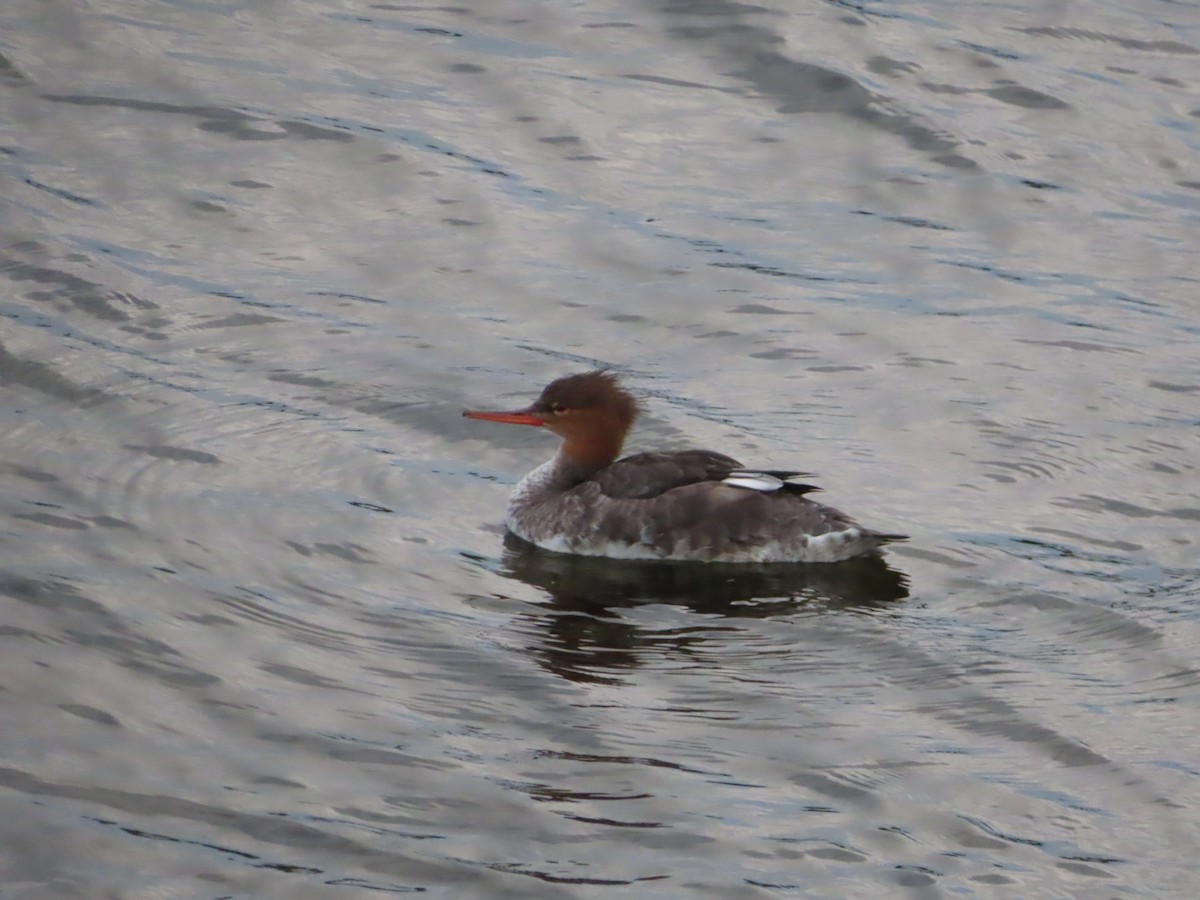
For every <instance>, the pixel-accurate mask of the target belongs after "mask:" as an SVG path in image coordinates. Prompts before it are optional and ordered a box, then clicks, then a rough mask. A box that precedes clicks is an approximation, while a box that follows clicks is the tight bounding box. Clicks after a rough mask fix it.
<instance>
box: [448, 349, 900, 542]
mask: <svg viewBox="0 0 1200 900" xmlns="http://www.w3.org/2000/svg"><path fill="white" fill-rule="evenodd" d="M640 411H641V408H640V405H639V404H638V401H637V400H636V399H635V398H634V396H633V395H632V394H630V393H629V392H628V391H627V390H625V388H624V387H622V385H621V383H620V382H619V381H618V379H617V377H616V375H615V374H613V373H612V372H609V371H606V370H598V371H594V372H583V373H580V374H578V375H567V376H566V377H563V378H559V379H558V380H556V381H553V382H551V383H550V384H549V385H547V386H546V388H545V390H543V391H542V393H541V396H539V397H538V399H537V400H535V401H534V402H533V403H532V404H531V405H530V406H528V407H526V408H525V409H517V410H510V411H490V410H467V411H466V412H464V413H463V415H464V416H467V417H468V418H472V419H486V420H488V421H491V422H507V423H510V424H513V425H536V426H543V427H545V428H548V429H550V430H551V431H553V432H554V433H555V434H557V435H559V436H560V437H561V438H563V443H562V445H561V446H560V447H559V450H558V453H557V454H555V456H554V458H553V459H550V460H548V461H547V462H544V463H542V464H541V465H540V466H538V467H537V468H536V469H534V470H533V471H532V472H530V473H529V474H528V475H526V476H525V477H524V478H522V479H521V481H520V483H519V484H518V485H517V487H516V489H515V490H514V491H513V493H512V497H511V499H510V500H509V503H508V513H507V516H506V519H505V524H506V525H507V526H508V528H509V530H510V531H512V532H513V534H515V535H517V536H518V537H520V538H523V539H524V540H526V541H529V542H530V543H532V544H535V545H537V546H538V547H542V548H544V549H546V550H552V551H556V552H560V553H573V554H578V555H581V556H606V557H612V558H618V559H660V560H694V561H700V562H737V563H777V562H785V563H789V562H790V563H814V562H837V561H839V560H844V559H850V558H852V557H855V556H863V555H867V554H871V553H873V552H874V551H875V550H877V548H879V547H881V546H882V545H883V544H886V543H888V542H890V541H902V540H904V539H905V538H906V535H903V534H886V533H884V532H880V531H873V530H871V529H869V528H864V527H862V526H861V525H859V524H858V523H856V522H855V521H854V520H853V519H851V518H850V517H849V516H848V515H846V514H845V513H843V512H840V511H838V510H836V509H833V508H831V507H828V506H822V505H821V504H820V503H816V502H814V501H813V500H810V499H809V498H808V497H807V496H805V495H806V494H810V493H812V492H814V491H819V490H820V488H818V487H816V486H814V485H812V484H808V483H807V482H805V481H804V480H803V479H805V478H810V477H812V476H810V475H806V474H805V473H802V472H791V471H783V470H777V469H747V468H745V467H744V466H743V465H742V464H741V463H740V462H738V461H737V460H736V459H733V458H731V457H729V456H725V455H724V454H723V453H715V452H713V451H712V450H684V451H682V452H678V453H637V454H634V455H633V456H626V457H625V458H624V459H619V460H618V459H617V456H618V454H619V453H620V452H621V447H622V445H623V444H624V443H625V436H626V435H627V434H628V433H629V429H630V427H631V426H632V425H633V422H634V420H635V419H636V418H637V416H638V413H639V412H640Z"/></svg>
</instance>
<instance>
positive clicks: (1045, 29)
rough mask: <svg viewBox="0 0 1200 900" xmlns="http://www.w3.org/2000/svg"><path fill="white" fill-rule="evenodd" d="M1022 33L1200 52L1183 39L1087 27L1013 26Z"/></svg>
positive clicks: (1130, 47)
mask: <svg viewBox="0 0 1200 900" xmlns="http://www.w3.org/2000/svg"><path fill="white" fill-rule="evenodd" d="M1013 31H1019V32H1021V33H1022V34H1031V35H1034V36H1035V37H1051V38H1061V39H1063V40H1087V41H1097V42H1100V43H1109V44H1117V45H1118V46H1120V47H1123V48H1125V49H1126V50H1145V51H1149V52H1152V53H1176V54H1180V55H1183V56H1195V55H1196V54H1200V49H1197V48H1196V47H1193V46H1192V45H1191V44H1185V43H1183V42H1182V41H1143V40H1139V39H1137V38H1128V37H1121V36H1120V35H1115V34H1109V33H1106V32H1103V31H1092V30H1089V29H1086V28H1071V27H1069V26H1057V25H1055V26H1034V27H1026V28H1013Z"/></svg>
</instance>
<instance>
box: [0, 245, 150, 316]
mask: <svg viewBox="0 0 1200 900" xmlns="http://www.w3.org/2000/svg"><path fill="white" fill-rule="evenodd" d="M0 277H2V278H5V279H8V280H10V281H13V282H17V283H20V282H26V281H28V282H33V283H34V284H40V285H47V286H50V287H49V289H47V290H34V291H28V292H26V293H25V294H24V296H25V297H27V298H28V299H30V300H32V301H34V302H37V303H53V304H56V305H59V306H62V305H64V304H65V306H66V307H69V308H74V309H77V310H79V311H80V312H84V313H87V314H88V315H90V316H94V317H95V318H97V319H100V320H102V321H106V322H127V321H129V319H130V315H129V313H127V312H126V311H125V310H123V309H121V308H119V307H118V306H117V305H115V304H116V303H120V304H126V305H132V306H136V307H138V308H140V309H157V308H158V306H157V304H154V303H151V302H150V301H148V300H142V299H141V298H139V297H135V296H133V295H131V294H120V293H117V292H115V291H111V290H109V289H107V288H105V287H104V286H102V285H100V284H97V283H96V282H94V281H88V280H87V279H86V278H80V277H79V276H77V275H72V274H71V273H69V272H63V271H61V270H59V269H52V268H49V267H48V266H40V265H35V264H33V263H27V262H23V261H21V260H17V259H14V258H12V257H0Z"/></svg>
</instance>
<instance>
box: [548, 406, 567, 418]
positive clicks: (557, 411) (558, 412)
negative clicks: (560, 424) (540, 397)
mask: <svg viewBox="0 0 1200 900" xmlns="http://www.w3.org/2000/svg"><path fill="white" fill-rule="evenodd" d="M566 411H567V408H566V407H565V406H563V405H562V404H561V403H552V404H550V412H552V413H554V414H555V415H556V416H561V415H562V414H563V413H565V412H566Z"/></svg>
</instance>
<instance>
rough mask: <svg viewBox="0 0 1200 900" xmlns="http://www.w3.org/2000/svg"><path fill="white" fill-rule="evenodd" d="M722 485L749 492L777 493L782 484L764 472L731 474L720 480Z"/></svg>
mask: <svg viewBox="0 0 1200 900" xmlns="http://www.w3.org/2000/svg"><path fill="white" fill-rule="evenodd" d="M721 483H722V484H728V485H731V486H732V487H738V488H746V489H747V490H751V491H763V492H770V491H777V490H779V489H780V488H781V487H783V482H782V481H781V480H779V479H778V478H776V477H775V476H774V475H768V474H766V473H765V472H731V473H730V474H729V475H727V476H726V477H725V478H723V479H721Z"/></svg>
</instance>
